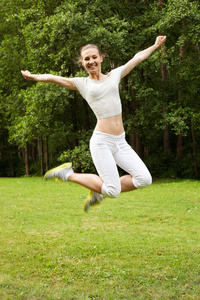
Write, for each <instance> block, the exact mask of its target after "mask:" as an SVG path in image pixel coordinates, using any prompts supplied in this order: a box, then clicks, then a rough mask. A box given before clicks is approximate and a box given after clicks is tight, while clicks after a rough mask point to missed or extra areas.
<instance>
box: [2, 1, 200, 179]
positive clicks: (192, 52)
mask: <svg viewBox="0 0 200 300" xmlns="http://www.w3.org/2000/svg"><path fill="white" fill-rule="evenodd" d="M163 2H164V4H163V7H162V8H161V6H160V5H159V1H153V0H152V1H151V0H150V1H128V0H126V1H121V0H119V1H114V0H110V1H108V2H105V1H103V0H92V1H88V0H76V1H72V0H63V1H59V0H54V1H53V0H49V1H46V0H39V1H36V2H35V1H32V0H30V1H23V0H17V1H14V0H11V1H5V0H2V5H1V11H0V34H1V37H2V39H1V42H0V155H1V156H0V157H2V158H1V159H2V161H6V159H7V160H9V159H8V157H7V155H8V154H7V153H9V151H7V150H4V149H9V148H10V147H11V145H12V147H16V151H15V152H16V153H17V152H18V150H17V149H20V147H25V146H26V145H27V143H28V144H31V143H32V141H33V140H34V139H38V136H42V137H43V139H44V140H46V139H47V138H48V141H49V151H50V153H49V156H50V164H53V163H54V162H55V161H56V160H57V158H58V157H59V156H60V154H61V153H62V152H63V151H66V153H67V154H66V159H68V158H70V159H72V156H73V160H74V163H75V164H76V168H79V169H81V170H83V171H86V170H87V171H93V170H94V169H93V164H92V162H91V161H90V159H89V156H88V155H87V153H88V152H87V151H88V150H87V147H86V141H84V142H83V143H82V142H80V139H81V138H80V135H81V134H82V132H83V131H88V130H91V129H92V128H94V126H95V122H96V119H95V117H94V116H93V114H92V112H91V110H90V109H89V108H88V107H87V106H86V103H85V100H83V99H82V98H81V97H80V95H78V93H76V92H73V91H71V92H70V91H67V90H66V89H64V88H60V87H58V86H53V85H50V84H47V85H46V84H41V83H37V84H33V83H32V82H26V81H25V80H24V79H23V78H22V76H21V73H20V69H29V70H30V71H31V72H35V73H52V74H57V75H61V76H67V77H68V76H72V77H73V76H87V74H85V73H84V72H82V71H80V67H79V66H78V64H77V57H78V56H79V50H80V47H81V46H82V45H84V44H87V43H95V44H97V45H98V46H99V47H100V49H101V51H102V52H103V53H104V54H105V59H104V63H103V65H102V71H103V72H108V71H110V69H111V68H114V67H117V66H119V65H122V64H124V63H126V62H127V60H128V59H130V58H131V57H133V55H134V54H135V53H136V52H137V51H140V50H142V49H144V48H146V47H148V46H150V45H152V44H153V43H154V41H155V38H156V35H160V34H166V35H167V41H166V44H165V47H164V49H163V50H160V49H159V50H157V51H155V52H154V53H153V54H152V55H151V57H149V58H148V59H147V60H146V61H145V62H143V63H141V64H140V65H139V66H137V68H135V69H134V70H133V72H132V73H131V74H130V75H129V76H128V77H126V78H125V79H123V80H122V84H121V98H122V104H123V109H124V110H123V111H124V115H123V117H124V120H125V128H126V130H127V135H128V136H130V135H131V134H132V133H133V132H134V134H137V135H138V136H139V138H140V140H141V141H142V145H141V147H143V148H145V151H146V153H148V156H149V157H145V159H151V156H152V157H154V154H155V153H157V155H158V156H157V160H158V162H160V164H161V165H163V166H164V167H163V168H165V167H166V168H167V167H168V165H169V164H171V163H170V162H171V159H170V155H169V157H168V158H167V159H166V161H164V163H163V162H162V159H161V157H162V155H161V154H162V153H163V152H164V149H163V146H162V144H163V130H164V128H165V127H166V126H169V130H170V152H169V153H172V154H173V155H174V157H176V136H177V135H179V134H181V135H182V136H183V152H184V155H185V156H184V157H191V153H193V152H194V145H196V149H197V157H199V143H200V123H199V119H200V118H199V111H200V101H199V100H200V99H199V95H200V85H199V74H200V64H199V59H200V44H199V40H200V25H199V24H200V22H199V21H200V11H199V2H198V1H197V0H193V1H192V0H183V1H181V2H180V1H176V0H167V1H163ZM163 66H164V67H165V68H166V78H165V82H163V74H162V72H161V68H163ZM162 70H163V69H162ZM192 126H193V129H192ZM192 130H193V131H192ZM191 141H193V143H192V142H191ZM185 145H188V147H186V146H185ZM132 146H134V145H132ZM75 147H76V148H75ZM157 149H159V151H157ZM84 151H85V153H84ZM84 155H85V157H84ZM4 156H5V160H4ZM15 156H17V155H16V154H15ZM78 157H82V158H81V162H78ZM184 157H182V161H181V162H179V163H180V164H183V166H184V168H186V169H188V174H191V172H190V170H191V164H190V163H188V165H187V163H185V161H184ZM15 158H16V159H17V157H15ZM39 158H40V157H38V158H37V159H39ZM84 160H85V161H86V162H85V165H84V163H83V161H84ZM152 160H154V159H152ZM188 161H189V159H188ZM199 163H200V160H199V159H198V160H197V164H198V168H199ZM31 168H32V166H31ZM163 168H162V167H161V169H163ZM174 168H176V167H174ZM33 169H34V168H33ZM198 171H199V170H198ZM158 173H159V174H160V173H162V172H159V170H158ZM186 173H187V172H186ZM6 174H7V171H6Z"/></svg>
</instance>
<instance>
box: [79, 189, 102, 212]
mask: <svg viewBox="0 0 200 300" xmlns="http://www.w3.org/2000/svg"><path fill="white" fill-rule="evenodd" d="M93 194H94V192H93V191H90V192H89V194H88V196H87V198H86V200H85V203H84V206H83V210H84V212H88V210H89V208H90V207H91V206H96V205H100V204H101V203H100V202H96V203H94V204H92V205H89V206H88V205H87V204H88V203H89V202H90V200H91V199H92V196H93Z"/></svg>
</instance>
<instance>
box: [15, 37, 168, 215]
mask: <svg viewBox="0 0 200 300" xmlns="http://www.w3.org/2000/svg"><path fill="white" fill-rule="evenodd" d="M165 40H166V36H158V37H157V38H156V41H155V44H154V45H152V46H151V47H149V48H147V49H145V50H143V51H140V52H138V53H137V54H136V55H135V56H134V57H133V58H132V59H131V60H129V61H128V62H127V63H126V64H125V65H123V66H120V67H118V68H116V69H113V70H112V71H110V72H109V73H108V74H103V73H102V72H101V64H102V62H103V56H102V54H101V52H100V50H99V48H98V47H97V46H96V45H93V44H89V45H86V46H84V47H82V49H81V63H82V65H83V67H84V68H85V70H86V71H87V72H88V75H89V76H88V77H74V78H65V77H62V76H55V75H51V74H31V73H30V72H29V71H21V72H22V75H23V76H24V78H25V79H27V80H35V81H41V82H51V83H54V84H57V85H60V86H63V87H65V88H67V89H71V90H78V91H79V92H80V94H81V95H82V97H83V98H84V99H85V100H86V101H87V102H88V104H89V106H90V107H91V109H92V110H93V112H94V114H95V115H96V118H97V124H96V127H95V129H94V132H93V135H92V137H91V139H90V152H91V156H92V159H93V162H94V165H95V167H96V170H97V173H98V175H96V174H84V173H75V172H74V171H73V168H72V164H71V163H66V164H63V165H61V166H58V167H56V168H54V169H52V170H49V171H48V172H47V173H46V174H45V179H50V178H59V179H61V180H62V181H71V182H75V183H78V184H80V185H82V186H84V187H86V188H88V189H89V190H90V193H89V195H88V197H87V199H86V201H85V204H84V210H85V211H86V212H87V211H88V209H89V207H90V206H91V205H95V204H99V203H100V202H101V201H102V200H103V199H104V198H116V197H117V196H118V195H119V194H120V193H123V192H128V191H132V190H135V189H143V188H145V187H147V186H149V185H150V184H151V183H152V178H151V174H150V173H149V170H148V169H147V167H146V166H145V164H144V163H143V161H142V160H141V159H140V157H139V156H138V155H137V154H136V152H135V151H134V150H133V149H132V148H131V147H130V145H129V144H128V143H127V142H126V139H125V132H124V126H123V121H122V105H121V100H120V96H119V83H120V80H121V78H123V77H124V76H126V75H127V74H129V73H130V72H131V71H132V70H133V69H134V68H135V67H136V66H137V65H138V64H139V63H140V62H142V61H144V60H145V59H146V58H148V57H149V56H150V55H151V53H152V52H153V51H155V50H156V49H157V48H158V47H160V46H161V45H162V44H163V43H164V42H165ZM117 166H119V167H120V168H121V169H123V170H124V171H126V173H127V175H124V176H121V177H119V173H118V169H117Z"/></svg>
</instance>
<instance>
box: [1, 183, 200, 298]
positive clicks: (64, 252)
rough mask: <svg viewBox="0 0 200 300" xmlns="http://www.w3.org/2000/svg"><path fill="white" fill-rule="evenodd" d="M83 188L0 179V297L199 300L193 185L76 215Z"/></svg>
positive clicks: (197, 191)
mask: <svg viewBox="0 0 200 300" xmlns="http://www.w3.org/2000/svg"><path fill="white" fill-rule="evenodd" d="M87 193H88V192H87V190H86V189H85V188H83V187H81V186H78V185H75V184H72V183H70V182H67V183H57V182H54V181H47V182H45V181H44V180H43V179H41V178H0V299H3V300H4V299H11V300H13V299H31V300H35V299H44V300H46V299H49V300H53V299H63V300H64V299H66V300H68V299H69V300H72V299H73V300H89V299H100V300H103V299H105V300H115V299H116V300H117V299H122V300H134V299H138V300H139V299H142V300H148V299H152V300H157V299H162V300H168V299H170V300H174V299H177V300H180V299H191V300H194V299H195V300H196V299H200V182H199V181H193V180H180V181H177V180H175V181H172V180H165V181H157V182H155V183H154V184H153V185H152V186H150V187H148V188H146V189H144V190H142V191H133V192H129V193H125V194H121V195H120V196H119V197H118V198H117V199H106V200H104V201H103V203H102V204H101V205H100V206H98V207H94V208H92V209H91V210H90V211H89V212H88V213H87V214H86V213H84V212H83V202H84V198H85V196H86V195H87Z"/></svg>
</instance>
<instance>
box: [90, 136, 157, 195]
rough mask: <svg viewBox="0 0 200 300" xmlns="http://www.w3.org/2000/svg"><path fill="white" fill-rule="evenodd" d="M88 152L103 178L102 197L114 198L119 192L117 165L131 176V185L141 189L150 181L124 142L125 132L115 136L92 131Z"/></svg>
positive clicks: (148, 174)
mask: <svg viewBox="0 0 200 300" xmlns="http://www.w3.org/2000/svg"><path fill="white" fill-rule="evenodd" d="M90 152H91V155H92V159H93V162H94V165H95V167H96V170H97V172H98V174H99V176H100V177H101V179H102V180H103V185H102V191H101V192H102V195H103V197H104V198H106V197H109V198H116V197H117V196H118V195H119V194H120V193H121V183H120V177H119V172H118V168H117V165H118V166H119V167H120V168H121V169H123V170H124V171H126V172H127V173H128V174H130V175H131V176H132V181H133V185H134V186H135V187H136V188H137V189H142V188H145V187H147V186H149V185H150V184H151V183H152V177H151V174H150V173H149V170H148V169H147V167H146V166H145V164H144V163H143V161H142V160H141V159H140V157H139V156H138V155H137V153H136V152H135V151H134V150H133V149H132V148H131V146H130V145H129V144H128V143H127V142H126V139H125V133H123V134H121V135H119V136H115V135H110V134H107V133H103V132H100V131H94V132H93V135H92V137H91V139H90Z"/></svg>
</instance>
